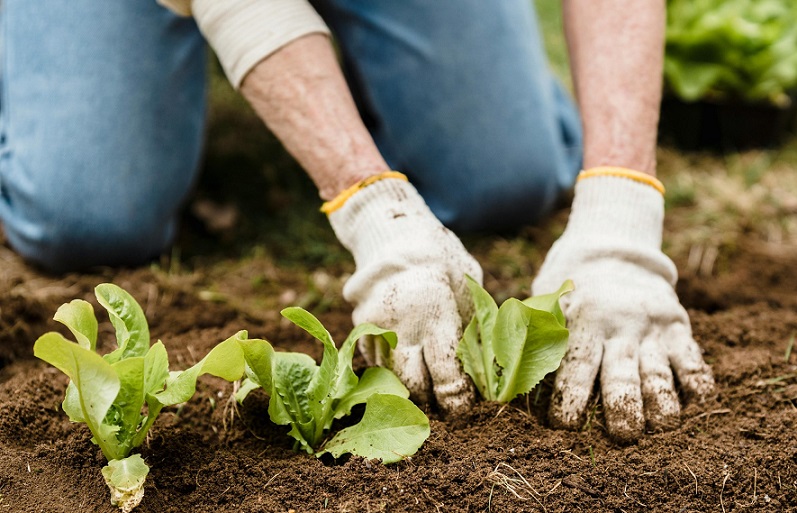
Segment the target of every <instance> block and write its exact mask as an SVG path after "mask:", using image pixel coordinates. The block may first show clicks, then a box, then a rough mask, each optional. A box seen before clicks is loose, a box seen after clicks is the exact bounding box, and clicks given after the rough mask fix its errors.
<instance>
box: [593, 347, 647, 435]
mask: <svg viewBox="0 0 797 513" xmlns="http://www.w3.org/2000/svg"><path fill="white" fill-rule="evenodd" d="M601 396H602V397H603V407H604V411H605V415H606V429H607V430H608V431H609V435H610V436H612V438H614V439H615V440H616V441H618V442H620V443H631V442H634V441H636V440H637V439H638V438H639V437H640V435H642V432H643V430H644V427H645V417H644V415H643V403H642V391H641V384H640V377H639V340H638V339H635V338H634V337H633V335H630V334H624V335H623V336H617V337H615V338H612V339H610V340H607V341H606V343H605V345H604V349H603V365H602V368H601Z"/></svg>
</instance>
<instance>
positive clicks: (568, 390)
mask: <svg viewBox="0 0 797 513" xmlns="http://www.w3.org/2000/svg"><path fill="white" fill-rule="evenodd" d="M618 175H620V176H618ZM623 175H624V176H623ZM579 178H580V179H579V181H578V183H577V184H576V189H575V199H574V200H573V206H572V210H571V213H570V218H569V220H568V223H567V228H566V229H565V232H564V234H562V236H561V237H560V238H559V240H558V241H557V242H556V243H555V244H554V245H553V247H552V248H551V251H550V252H549V253H548V255H547V257H546V258H545V262H544V263H543V265H542V268H541V269H540V272H539V274H538V275H537V277H536V279H535V280H534V282H533V283H532V294H534V295H536V294H545V293H548V292H554V291H556V290H557V289H558V288H559V286H560V285H561V284H562V282H563V281H564V280H565V279H568V278H569V279H572V280H573V283H574V284H575V290H574V291H573V292H571V293H570V294H567V295H565V296H564V297H563V298H562V307H563V311H564V313H565V316H566V318H567V324H568V328H569V329H570V342H569V346H568V350H567V354H566V356H565V358H564V360H563V361H562V365H561V367H560V368H559V371H558V373H557V375H556V380H555V382H554V392H553V397H552V399H551V409H550V412H549V416H550V420H551V423H552V424H553V425H554V426H556V427H566V428H570V429H573V428H578V427H580V426H581V423H582V422H583V415H584V413H585V409H586V407H587V401H588V400H589V396H590V393H591V391H592V388H593V385H594V383H595V377H596V375H597V373H598V369H600V370H601V375H600V388H601V394H602V397H603V409H604V412H605V419H606V428H607V429H608V431H609V434H610V435H611V436H612V437H613V438H615V439H616V440H618V441H620V442H624V443H627V442H632V441H634V440H636V439H637V438H638V437H639V436H640V435H641V434H642V432H643V430H644V429H645V425H646V424H647V428H648V429H650V430H661V429H669V428H672V427H675V426H676V425H677V424H678V423H679V413H680V405H679V402H678V394H677V393H676V391H675V385H674V383H673V373H672V371H671V370H670V368H671V367H672V369H673V370H674V371H675V374H676V376H677V377H678V381H679V383H680V385H681V388H682V389H683V390H684V391H685V392H686V393H687V396H691V397H697V398H701V399H702V398H703V397H704V396H705V395H706V394H707V393H708V392H710V391H711V390H712V388H713V384H714V380H713V377H712V375H711V369H710V368H709V367H708V365H706V364H705V363H704V362H703V358H702V355H701V350H700V347H698V345H697V343H695V341H694V339H693V338H692V330H691V327H690V324H689V317H688V316H687V313H686V310H685V309H684V308H683V307H682V306H681V304H680V303H679V301H678V297H677V296H676V294H675V290H674V288H673V287H674V285H675V282H676V279H677V272H676V269H675V265H674V264H673V262H672V261H671V260H670V259H669V258H667V256H665V255H664V253H662V251H661V238H662V224H663V220H664V199H663V196H662V193H663V187H661V184H660V183H659V182H658V180H655V179H651V178H650V177H648V176H647V175H642V173H638V172H635V171H630V170H624V169H622V168H596V169H595V170H593V171H587V172H584V173H582V175H581V176H580V177H579ZM657 188H661V190H657Z"/></svg>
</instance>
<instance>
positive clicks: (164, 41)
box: [0, 0, 581, 271]
mask: <svg viewBox="0 0 797 513" xmlns="http://www.w3.org/2000/svg"><path fill="white" fill-rule="evenodd" d="M316 7H317V8H318V9H319V11H320V12H321V14H322V16H324V18H325V20H326V21H327V23H328V24H329V25H330V27H331V28H332V29H333V31H334V32H335V34H336V37H337V38H338V41H339V44H340V47H341V50H342V54H343V57H344V64H345V68H346V70H347V73H348V76H349V80H350V83H351V86H352V89H353V91H354V93H355V96H356V97H357V100H358V103H359V105H360V108H361V111H362V113H363V117H364V119H365V120H366V123H367V125H368V126H369V129H371V131H372V133H373V135H374V138H375V140H376V141H377V144H378V145H379V147H380V149H381V151H382V152H383V153H384V155H385V157H386V158H387V159H388V162H389V163H390V164H391V166H392V167H393V168H395V169H398V170H401V171H404V172H405V173H407V174H408V175H409V176H410V177H411V179H412V182H413V183H414V184H415V185H416V187H417V188H418V190H419V191H420V193H421V194H422V195H423V197H424V198H425V200H426V201H427V203H428V204H429V206H430V207H431V208H432V210H433V211H434V212H435V214H436V215H437V216H438V217H440V219H441V220H442V221H443V222H444V223H446V224H448V225H449V226H452V227H454V228H455V229H464V230H481V229H501V228H511V227H515V226H519V225H522V224H526V223H528V222H533V221H536V220H538V219H539V218H540V217H541V216H543V215H544V214H546V213H547V212H548V211H549V210H550V209H551V207H552V205H553V204H554V202H555V201H556V199H557V197H558V196H559V195H560V194H561V192H562V191H563V190H565V189H567V188H569V187H570V186H571V185H572V183H573V181H574V179H575V175H576V173H577V171H578V169H579V166H580V159H581V132H580V123H579V119H578V115H577V112H576V111H575V109H574V107H573V104H572V102H571V101H570V100H569V99H568V97H567V94H566V93H565V92H564V91H563V90H562V88H561V86H560V85H559V84H558V83H557V82H556V81H555V80H554V79H553V77H552V76H551V74H550V72H549V70H548V68H547V64H546V62H545V56H544V51H543V48H542V44H541V41H540V37H539V33H538V29H537V26H536V23H535V20H534V13H533V11H532V8H531V5H530V2H529V1H528V0H501V2H485V1H484V0H435V1H433V2H430V1H428V0H427V1H422V0H384V1H380V2H373V1H370V0H318V1H317V2H316ZM0 24H1V25H2V29H0V30H2V37H0V52H2V67H1V68H0V220H2V222H3V224H4V228H5V232H6V235H7V238H8V240H9V242H10V243H11V245H12V246H13V247H14V248H15V249H16V250H17V251H19V252H20V253H21V254H22V255H24V256H26V257H27V258H29V259H31V260H33V261H35V262H38V263H39V264H41V265H43V266H44V267H46V268H48V269H50V270H55V271H62V270H69V269H77V268H85V267H88V266H91V265H97V264H106V265H118V264H134V263H139V262H142V261H145V260H146V259H147V258H150V257H152V256H154V255H156V254H158V253H159V252H161V251H163V250H164V249H166V248H167V247H168V245H169V244H170V242H171V239H172V237H173V235H174V232H175V229H176V218H177V213H178V211H179V208H180V204H181V202H182V201H183V200H184V198H185V197H186V195H187V193H188V191H189V190H190V187H191V185H192V183H193V181H194V179H195V175H196V171H197V169H198V165H199V159H200V153H201V146H202V137H203V130H204V124H205V60H204V56H203V46H204V45H203V43H202V40H201V36H200V35H199V32H198V30H197V29H196V26H195V24H194V23H193V21H191V20H185V19H181V18H178V17H176V16H174V15H172V14H171V13H169V12H168V11H166V10H165V9H163V8H162V7H160V6H158V5H157V4H156V3H155V1H154V0H117V1H108V0H48V1H47V2H42V1H32V0H0Z"/></svg>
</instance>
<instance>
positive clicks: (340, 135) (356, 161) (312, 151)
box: [241, 34, 388, 200]
mask: <svg viewBox="0 0 797 513" xmlns="http://www.w3.org/2000/svg"><path fill="white" fill-rule="evenodd" d="M241 92H242V93H243V95H244V96H245V97H246V98H247V100H249V102H250V103H251V104H252V106H253V107H254V109H255V111H256V112H257V114H258V115H259V116H260V118H261V119H263V121H264V122H265V123H266V125H267V126H268V127H269V129H270V130H271V131H272V132H273V133H274V134H275V135H276V136H277V137H278V138H279V139H280V140H281V141H282V143H283V145H284V146H285V148H286V149H287V150H288V151H289V152H290V153H291V154H292V155H293V156H294V158H296V160H297V161H299V163H300V164H301V165H302V167H304V169H305V170H306V171H307V173H308V174H309V175H310V177H311V178H312V179H313V181H314V182H315V184H316V186H317V187H318V190H319V193H320V195H321V197H322V198H323V199H325V200H329V199H332V198H334V197H335V196H336V195H337V194H338V193H339V192H340V191H342V190H343V189H345V188H346V187H348V186H350V185H352V184H354V183H355V182H357V181H358V180H361V179H363V178H366V177H367V176H370V175H372V174H376V173H380V172H382V171H385V170H387V169H388V166H387V163H386V162H385V161H384V159H383V158H382V156H381V155H380V153H379V151H378V149H377V148H376V145H375V144H374V141H373V139H372V138H371V135H370V134H369V133H368V130H367V129H366V128H365V125H364V124H363V122H362V120H361V119H360V116H359V113H358V112H357V108H356V107H355V104H354V100H353V99H352V97H351V93H350V92H349V89H348V86H347V84H346V81H345V80H344V78H343V74H342V72H341V70H340V67H339V65H338V62H337V59H336V57H335V53H334V51H333V49H332V45H331V44H330V41H329V38H328V37H327V36H325V35H321V34H312V35H308V36H305V37H302V38H300V39H297V40H295V41H293V42H291V43H290V44H288V45H287V46H285V47H283V48H282V49H280V50H278V51H277V52H275V53H274V54H272V55H270V56H269V57H268V58H266V59H264V60H263V61H261V62H260V63H259V64H258V65H257V66H255V67H254V68H253V69H252V71H251V72H250V73H249V74H248V75H247V76H246V78H245V79H244V81H243V83H242V85H241Z"/></svg>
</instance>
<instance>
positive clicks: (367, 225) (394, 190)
mask: <svg viewBox="0 0 797 513" xmlns="http://www.w3.org/2000/svg"><path fill="white" fill-rule="evenodd" d="M394 173H395V172H394ZM395 174H396V175H398V176H393V175H391V176H384V175H387V173H383V174H382V175H376V176H375V177H373V178H375V180H373V181H371V182H369V183H368V184H365V185H362V186H360V185H359V184H357V185H355V187H354V188H352V189H353V190H352V191H351V192H350V193H349V194H348V195H347V197H346V199H344V200H343V203H342V205H340V206H338V207H337V208H335V209H332V210H331V211H330V212H329V214H328V217H329V224H330V225H332V229H333V230H334V232H335V235H337V237H338V240H339V241H340V242H341V244H343V246H345V247H346V249H348V250H349V251H350V252H351V253H352V255H353V256H354V259H355V261H356V263H357V264H358V265H360V264H362V263H365V262H367V261H368V260H369V259H370V258H371V255H373V254H374V253H375V252H376V251H380V252H382V253H385V252H388V254H389V252H390V251H391V249H390V246H391V245H392V244H401V241H402V240H406V238H407V237H406V235H407V234H412V233H414V232H417V230H418V229H419V227H420V226H419V223H421V224H428V223H430V222H434V223H436V224H439V221H437V218H436V217H435V216H434V214H433V213H432V211H431V210H429V207H428V206H427V205H426V202H425V201H424V200H423V198H422V197H421V195H420V194H419V193H418V191H417V190H415V187H413V186H412V184H410V183H409V182H408V181H407V178H406V177H405V176H404V175H402V174H401V173H395ZM396 178H398V179H396ZM341 196H342V194H341ZM339 197H340V196H339ZM337 199H338V198H336V199H335V200H333V201H337ZM440 228H441V229H443V228H442V225H440ZM416 242H417V241H416ZM396 249H397V250H403V249H405V248H396Z"/></svg>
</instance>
